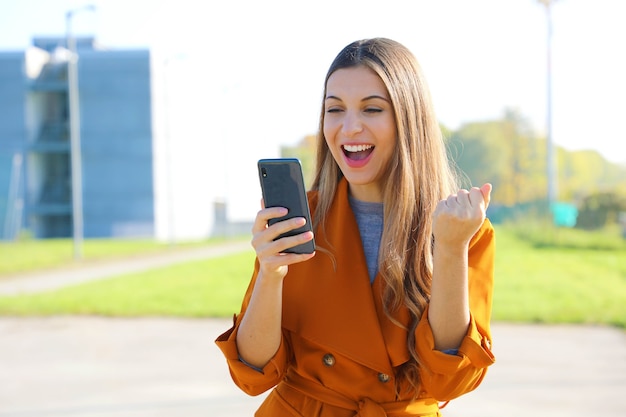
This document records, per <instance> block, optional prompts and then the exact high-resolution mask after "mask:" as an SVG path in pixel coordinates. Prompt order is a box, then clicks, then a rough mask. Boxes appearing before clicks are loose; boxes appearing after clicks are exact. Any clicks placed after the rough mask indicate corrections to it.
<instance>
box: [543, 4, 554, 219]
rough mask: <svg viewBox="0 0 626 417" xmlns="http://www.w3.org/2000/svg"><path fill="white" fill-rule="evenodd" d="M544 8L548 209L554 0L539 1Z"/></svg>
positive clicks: (551, 200)
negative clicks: (552, 7) (545, 27)
mask: <svg viewBox="0 0 626 417" xmlns="http://www.w3.org/2000/svg"><path fill="white" fill-rule="evenodd" d="M539 1H540V2H541V3H542V4H543V5H544V6H545V8H546V21H547V25H548V26H547V35H546V52H547V54H546V62H547V65H546V90H547V91H546V93H547V94H546V141H547V149H546V165H547V176H548V196H547V197H548V209H550V208H551V207H552V206H553V204H554V203H555V201H556V198H557V170H556V155H555V149H554V140H553V137H552V10H551V6H552V3H554V1H555V0H539Z"/></svg>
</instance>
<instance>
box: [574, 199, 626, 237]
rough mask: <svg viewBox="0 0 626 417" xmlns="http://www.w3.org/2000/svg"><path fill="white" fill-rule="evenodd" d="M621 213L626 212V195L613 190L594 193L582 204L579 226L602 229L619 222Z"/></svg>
mask: <svg viewBox="0 0 626 417" xmlns="http://www.w3.org/2000/svg"><path fill="white" fill-rule="evenodd" d="M621 213H626V197H622V196H619V195H617V194H615V193H612V192H603V193H596V194H592V195H590V196H587V197H586V198H584V199H583V201H582V203H581V205H580V211H579V214H578V222H577V227H580V228H582V229H590V230H592V229H600V228H602V227H604V226H606V225H607V224H613V223H617V222H618V219H619V216H620V214H621Z"/></svg>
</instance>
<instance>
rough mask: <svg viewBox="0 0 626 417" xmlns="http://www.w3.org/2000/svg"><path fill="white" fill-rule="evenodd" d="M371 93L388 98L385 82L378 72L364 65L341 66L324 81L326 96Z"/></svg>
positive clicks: (367, 95)
mask: <svg viewBox="0 0 626 417" xmlns="http://www.w3.org/2000/svg"><path fill="white" fill-rule="evenodd" d="M355 95H356V96H363V97H369V96H372V95H377V96H381V97H384V98H388V97H389V94H388V92H387V88H386V87H385V84H384V83H383V81H382V80H381V79H380V77H379V76H378V74H376V73H375V72H374V71H372V70H371V69H369V68H368V67H365V66H358V67H350V68H341V69H338V70H337V71H335V72H333V73H332V74H331V75H330V77H328V81H327V83H326V97H329V96H333V97H337V98H343V97H346V96H355Z"/></svg>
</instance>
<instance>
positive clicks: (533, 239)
mask: <svg viewBox="0 0 626 417" xmlns="http://www.w3.org/2000/svg"><path fill="white" fill-rule="evenodd" d="M520 230H522V229H517V228H514V227H509V226H497V227H496V235H497V254H496V284H495V294H494V305H493V319H494V321H506V322H525V323H597V324H608V325H613V326H617V327H621V328H626V243H624V242H622V241H621V240H615V241H611V242H613V243H611V246H610V247H605V248H598V244H600V243H603V242H606V241H607V240H611V239H610V237H607V238H605V239H601V238H599V237H597V236H596V235H593V234H592V235H588V234H586V232H581V231H572V230H568V231H559V232H558V233H559V234H560V237H559V239H561V240H560V241H559V242H556V243H555V241H554V233H553V232H550V233H547V234H546V233H545V232H544V234H545V235H546V236H548V238H545V237H544V238H541V233H539V232H533V233H530V232H528V229H524V230H525V231H526V233H521V232H520ZM587 236H588V238H587ZM546 242H547V243H546ZM590 242H591V243H590ZM593 242H595V243H593ZM598 242H599V243H598ZM253 260H254V253H253V252H252V251H247V252H244V253H241V254H236V255H230V256H226V257H223V258H218V259H210V260H205V261H200V262H192V263H187V264H182V265H176V266H171V267H168V268H163V269H159V270H154V271H148V272H145V273H140V274H132V275H126V276H121V277H116V278H111V279H107V280H103V281H97V282H91V283H85V284H82V285H78V286H74V287H69V288H64V289H60V290H57V291H54V292H49V293H43V294H35V295H23V296H15V297H0V314H4V315H64V314H68V315H69V314H93V315H105V316H179V317H230V316H231V315H232V314H233V313H235V312H238V311H239V306H240V303H241V299H242V297H243V294H244V292H245V289H246V287H247V285H248V282H249V279H250V275H251V272H252V267H253V265H252V262H253Z"/></svg>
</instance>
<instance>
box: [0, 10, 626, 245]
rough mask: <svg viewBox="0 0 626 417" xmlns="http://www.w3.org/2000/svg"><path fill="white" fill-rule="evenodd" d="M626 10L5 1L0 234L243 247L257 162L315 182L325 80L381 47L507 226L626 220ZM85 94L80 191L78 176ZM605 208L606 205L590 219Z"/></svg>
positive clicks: (255, 192) (0, 49)
mask: <svg viewBox="0 0 626 417" xmlns="http://www.w3.org/2000/svg"><path fill="white" fill-rule="evenodd" d="M624 7H625V6H624V5H623V3H622V2H620V1H618V0H598V1H594V2H589V1H585V0H562V1H552V2H545V1H544V2H541V1H536V0H512V1H507V2H502V1H498V0H476V1H471V2H468V1H463V0H440V1H429V0H416V1H400V0H390V1H388V2H385V4H384V7H382V6H381V4H380V2H374V1H368V0H361V1H358V2H357V1H351V0H347V1H341V2H336V1H327V0H321V1H316V2H287V1H276V0H269V1H265V2H257V1H252V0H242V1H229V2H197V1H191V0H179V1H169V0H156V1H143V0H133V1H122V0H107V1H97V0H96V1H93V2H86V1H74V0H53V1H45V0H23V1H19V2H13V1H8V0H2V13H1V14H0V27H1V28H2V33H1V35H0V89H1V90H2V95H1V96H0V110H1V112H0V220H1V221H0V236H2V238H4V239H6V240H11V239H15V238H16V237H18V236H19V235H20V233H22V234H23V233H29V234H31V235H33V236H35V237H38V238H47V237H67V236H70V234H71V233H72V228H73V227H74V228H76V227H77V225H76V223H75V221H76V219H75V217H76V216H73V213H74V212H76V213H77V215H80V217H81V218H80V219H78V220H80V221H81V223H82V224H83V225H84V236H85V237H155V238H157V239H160V240H169V241H179V240H189V239H202V238H206V237H210V236H217V235H228V234H236V233H240V232H241V231H242V230H245V231H246V232H247V231H248V230H249V228H248V223H249V221H250V220H251V219H252V218H253V217H254V215H255V214H256V211H257V210H258V207H259V199H260V189H259V185H258V180H257V176H256V161H257V160H258V159H260V158H267V157H277V156H279V155H285V156H299V157H300V158H301V159H302V160H303V164H304V165H305V171H306V175H307V177H308V176H309V175H310V169H311V165H312V163H313V162H312V158H313V156H312V154H311V152H312V146H313V143H312V140H311V136H312V135H314V134H315V132H316V130H317V123H318V117H319V109H320V106H321V94H322V88H323V79H324V76H325V72H326V69H327V67H328V66H329V64H330V62H331V60H332V59H333V58H334V56H335V55H336V54H337V52H338V51H339V50H340V49H341V48H343V46H345V45H346V44H347V43H349V42H351V41H353V40H355V39H359V38H366V37H373V36H385V37H390V38H393V39H396V40H398V41H400V42H402V43H404V44H405V45H406V46H408V47H409V48H410V49H411V50H412V51H413V52H414V54H415V55H416V56H417V58H418V60H419V61H420V62H421V64H422V66H423V68H424V71H425V73H426V76H427V79H428V80H429V83H430V87H431V92H432V95H433V98H434V101H435V105H436V111H437V113H438V117H439V119H440V122H441V125H442V128H443V129H444V131H445V133H446V136H447V137H448V139H449V143H450V148H451V154H452V156H453V157H454V158H455V160H456V161H457V163H458V164H459V166H460V168H461V169H462V170H463V171H464V172H465V173H466V174H467V175H468V177H469V180H470V181H471V182H472V183H474V184H478V183H481V182H483V181H491V182H493V183H494V186H495V192H494V199H493V204H492V213H491V214H490V215H491V216H492V218H494V220H495V221H500V220H502V219H506V218H507V217H508V216H512V215H519V212H520V210H522V211H524V212H527V211H528V210H531V209H537V207H544V209H545V208H546V207H551V208H552V211H553V212H555V211H558V212H559V213H561V214H560V215H559V216H560V217H559V218H560V220H558V221H560V222H561V223H563V224H565V225H570V226H573V225H575V224H576V218H578V219H579V221H578V225H579V226H580V225H581V223H580V222H581V221H582V222H583V223H582V225H583V226H584V227H596V226H598V225H600V224H604V223H606V222H607V221H608V222H611V223H617V222H618V221H619V219H618V217H619V211H620V210H621V209H620V207H621V208H623V207H622V205H623V204H626V203H624V202H623V199H624V195H625V194H626V184H625V183H626V174H625V171H626V168H625V166H626V149H625V148H626V145H624V143H626V137H625V133H624V132H625V130H624V128H623V120H624V119H623V114H624V111H625V110H626V103H625V101H624V97H626V81H624V77H623V74H625V73H626V56H625V55H624V54H623V53H622V49H623V40H624V39H626V27H624V25H623V24H622V22H621V20H622V17H623V16H624V13H623V11H624V10H623V9H624ZM550 27H551V31H550V30H549V28H550ZM550 33H551V36H549V35H550ZM68 41H70V42H71V43H68ZM72 43H73V44H74V48H73V50H74V51H75V53H76V55H77V56H78V59H77V65H76V68H77V69H76V71H75V74H76V77H74V78H73V77H72V76H71V74H70V77H68V62H70V60H69V57H70V56H73V55H72V53H70V52H69V51H68V49H72ZM69 71H70V72H71V69H70V70H69ZM73 82H74V83H75V88H74V91H75V92H76V97H77V100H76V101H77V102H78V104H77V105H76V107H75V108H77V109H78V110H75V111H74V114H76V117H74V119H79V126H78V128H77V129H78V130H77V131H78V133H79V137H80V138H79V141H80V148H77V149H80V150H78V151H77V152H76V153H77V154H78V156H79V158H77V159H79V160H80V165H78V167H81V168H82V169H81V171H80V172H79V171H78V168H77V169H75V171H76V173H77V175H78V174H80V178H79V180H80V183H73V182H72V181H74V180H75V179H74V178H72V175H71V172H72V170H71V169H70V167H71V164H72V158H71V157H70V155H71V153H72V152H70V149H71V143H72V140H71V123H70V121H71V120H72V117H71V115H72V110H71V105H70V104H69V102H70V96H71V94H70V90H72V83H73ZM72 184H74V187H75V188H76V187H80V188H81V189H82V195H81V196H80V197H81V200H82V201H79V202H78V204H79V206H75V204H76V203H77V202H76V201H75V199H73V197H74V198H75V196H73V193H72V191H71V190H72ZM77 184H78V185H77ZM546 202H547V203H548V204H549V206H547V205H546ZM563 204H564V205H563ZM559 205H562V206H559ZM594 205H595V207H597V206H598V205H602V206H603V207H604V206H610V207H608V208H607V207H605V208H606V210H605V212H604V213H601V214H599V215H598V213H596V214H594V215H593V216H591V217H593V218H589V216H590V215H589V213H587V211H588V210H589V207H591V206H594ZM78 210H80V213H79V212H78ZM572 216H574V217H572ZM594 216H595V217H594ZM598 216H600V217H598ZM607 216H608V217H607ZM78 226H79V227H80V226H81V225H78ZM79 231H80V230H79Z"/></svg>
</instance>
